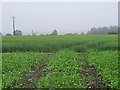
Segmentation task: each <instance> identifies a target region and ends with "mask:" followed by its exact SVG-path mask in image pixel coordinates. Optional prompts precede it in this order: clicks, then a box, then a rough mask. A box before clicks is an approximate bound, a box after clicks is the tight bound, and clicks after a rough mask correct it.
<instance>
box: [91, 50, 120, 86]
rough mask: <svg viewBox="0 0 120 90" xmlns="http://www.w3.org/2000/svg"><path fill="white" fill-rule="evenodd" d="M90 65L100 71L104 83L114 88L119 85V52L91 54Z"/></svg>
mask: <svg viewBox="0 0 120 90" xmlns="http://www.w3.org/2000/svg"><path fill="white" fill-rule="evenodd" d="M89 61H90V64H92V65H95V67H97V69H98V70H99V72H100V74H101V76H102V79H103V81H104V82H105V83H106V84H107V85H109V86H111V87H112V88H119V85H118V82H119V80H118V51H104V52H103V51H96V52H90V53H89Z"/></svg>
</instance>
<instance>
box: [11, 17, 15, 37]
mask: <svg viewBox="0 0 120 90" xmlns="http://www.w3.org/2000/svg"><path fill="white" fill-rule="evenodd" d="M12 18H13V35H15V17H14V16H13V17H12Z"/></svg>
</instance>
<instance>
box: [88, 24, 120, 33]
mask: <svg viewBox="0 0 120 90" xmlns="http://www.w3.org/2000/svg"><path fill="white" fill-rule="evenodd" d="M119 32H120V28H118V26H109V27H107V26H103V27H93V28H91V29H90V31H88V32H87V34H118V33H119Z"/></svg>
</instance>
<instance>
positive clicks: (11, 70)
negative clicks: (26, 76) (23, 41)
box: [2, 52, 45, 88]
mask: <svg viewBox="0 0 120 90" xmlns="http://www.w3.org/2000/svg"><path fill="white" fill-rule="evenodd" d="M44 58H45V57H44V56H43V55H42V54H40V53H35V52H34V53H33V52H25V53H24V52H14V53H3V55H2V88H8V87H10V88H12V87H13V85H12V84H13V83H17V82H18V81H19V80H20V79H22V75H23V72H25V71H27V70H30V68H31V66H33V65H35V64H37V63H40V62H42V61H43V60H44Z"/></svg>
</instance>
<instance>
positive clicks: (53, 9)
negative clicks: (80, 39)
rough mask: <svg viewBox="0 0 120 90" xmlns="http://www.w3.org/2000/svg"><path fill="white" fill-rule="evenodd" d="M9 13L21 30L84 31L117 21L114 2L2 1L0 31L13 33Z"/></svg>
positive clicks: (47, 31) (30, 31) (116, 6)
mask: <svg viewBox="0 0 120 90" xmlns="http://www.w3.org/2000/svg"><path fill="white" fill-rule="evenodd" d="M12 16H15V17H16V18H15V22H16V29H18V30H21V31H22V32H23V33H24V34H31V33H32V30H33V31H34V32H39V33H40V34H47V33H51V32H52V31H53V30H54V29H56V30H57V31H58V33H59V34H64V33H68V32H71V33H81V32H82V31H83V32H85V33H86V32H87V31H88V30H90V28H92V27H99V26H110V25H117V24H118V3H117V2H39V3H38V2H37V3H35V2H31V3H30V2H26V3H25V2H23V3H20V2H19V3H15V2H14V3H3V4H2V33H3V34H6V33H11V34H12V18H11V17H12Z"/></svg>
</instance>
